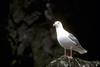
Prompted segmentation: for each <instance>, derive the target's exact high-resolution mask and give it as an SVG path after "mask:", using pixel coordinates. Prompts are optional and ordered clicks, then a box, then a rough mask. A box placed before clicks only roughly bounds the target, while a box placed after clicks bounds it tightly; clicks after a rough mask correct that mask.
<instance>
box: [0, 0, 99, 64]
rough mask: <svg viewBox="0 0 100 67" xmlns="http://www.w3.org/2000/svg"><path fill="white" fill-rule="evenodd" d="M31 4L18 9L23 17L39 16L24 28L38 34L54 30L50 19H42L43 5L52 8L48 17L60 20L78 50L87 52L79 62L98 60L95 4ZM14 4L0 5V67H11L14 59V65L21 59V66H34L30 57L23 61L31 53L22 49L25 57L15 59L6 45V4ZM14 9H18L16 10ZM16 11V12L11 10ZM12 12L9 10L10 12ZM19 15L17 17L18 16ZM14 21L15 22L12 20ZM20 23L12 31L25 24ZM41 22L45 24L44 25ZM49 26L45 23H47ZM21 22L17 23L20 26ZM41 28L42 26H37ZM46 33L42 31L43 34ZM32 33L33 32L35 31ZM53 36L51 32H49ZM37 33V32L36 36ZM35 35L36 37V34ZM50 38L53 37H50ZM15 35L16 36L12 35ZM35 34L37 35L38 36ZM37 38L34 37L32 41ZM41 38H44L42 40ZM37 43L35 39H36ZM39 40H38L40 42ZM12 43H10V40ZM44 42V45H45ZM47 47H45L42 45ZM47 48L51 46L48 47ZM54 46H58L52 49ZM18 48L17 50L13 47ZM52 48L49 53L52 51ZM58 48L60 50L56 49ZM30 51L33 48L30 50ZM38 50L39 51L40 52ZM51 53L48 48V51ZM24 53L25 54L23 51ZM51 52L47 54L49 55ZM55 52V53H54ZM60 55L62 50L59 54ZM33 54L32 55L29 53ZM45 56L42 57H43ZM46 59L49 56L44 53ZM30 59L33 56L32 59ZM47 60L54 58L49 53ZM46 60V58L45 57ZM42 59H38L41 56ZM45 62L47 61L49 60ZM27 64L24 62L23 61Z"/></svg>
mask: <svg viewBox="0 0 100 67" xmlns="http://www.w3.org/2000/svg"><path fill="white" fill-rule="evenodd" d="M23 2H24V1H23V0H22V2H21V1H20V2H19V3H22V4H23ZM29 2H31V4H30V5H29V6H28V7H27V8H25V7H22V5H20V6H21V7H22V8H21V9H22V10H23V12H24V13H25V15H31V14H32V12H34V11H38V12H40V15H38V17H39V18H38V19H37V21H33V22H34V23H32V24H28V22H27V23H26V26H27V28H28V29H37V30H40V31H42V29H41V28H43V29H44V32H45V31H47V32H48V33H50V32H49V31H50V29H52V30H53V29H54V28H53V27H52V24H53V22H52V19H48V18H46V16H45V15H44V14H43V13H44V11H45V10H48V9H47V8H46V6H45V4H46V3H49V4H51V5H52V6H51V8H52V14H53V15H54V16H55V17H56V20H60V21H62V23H63V25H64V27H65V29H66V30H68V31H70V32H71V33H73V34H74V35H75V36H76V37H77V38H78V39H79V41H80V43H81V44H82V46H83V47H84V48H85V49H87V50H88V53H87V54H84V55H83V56H82V55H79V57H80V58H83V59H86V60H90V61H92V60H100V52H99V49H100V47H99V37H100V35H99V32H100V30H99V23H98V22H99V20H98V19H97V15H98V14H99V13H98V12H97V11H96V8H97V7H96V1H88V0H84V1H80V0H74V1H72V0H59V1H58V0H50V1H46V0H41V1H40V0H37V1H36V0H34V1H31V0H30V1H29ZM12 3H14V1H13V0H10V1H9V2H7V1H2V2H1V3H0V16H1V21H0V35H1V37H0V38H1V40H0V41H1V44H0V45H1V48H0V50H1V59H2V60H1V61H2V63H1V64H2V65H4V66H5V65H8V66H11V65H10V64H11V62H12V61H13V60H14V59H16V60H17V61H18V59H21V60H20V61H21V65H22V66H25V63H27V66H28V65H30V66H32V65H33V66H34V64H35V63H36V62H35V61H34V59H33V57H26V55H28V53H29V52H31V53H32V50H29V49H30V47H29V48H26V47H25V49H24V52H26V53H25V55H22V56H19V55H17V53H16V51H15V54H14V55H13V54H12V48H11V45H10V44H11V43H10V42H9V41H8V39H9V31H10V30H8V29H7V28H8V27H10V24H8V23H9V22H8V20H9V19H11V15H12V13H10V8H11V7H10V4H12ZM20 6H18V7H20ZM15 9H16V8H15ZM12 10H13V9H12ZM19 15H20V14H19ZM25 15H24V16H25ZM9 16H10V18H9ZM14 20H15V19H14ZM22 20H23V19H21V20H20V21H18V22H19V23H15V26H16V27H15V28H16V29H14V30H15V31H16V30H17V29H18V28H19V27H21V25H23V24H25V22H26V21H24V22H23V21H22ZM44 21H45V22H44ZM47 21H48V22H49V23H48V22H47ZM20 22H21V23H20ZM41 25H43V26H41ZM45 29H46V30H45ZM35 32H36V31H35ZM53 32H55V31H54V30H53ZM37 33H38V32H37ZM37 33H36V34H37ZM51 34H53V33H51ZM16 35H17V34H16ZM38 35H39V34H37V36H38ZM46 37H48V38H49V35H47V36H46ZM36 38H38V37H36ZM44 38H45V37H44ZM38 39H39V38H38ZM40 39H41V38H40ZM13 40H14V39H13ZM51 40H53V41H51V42H52V43H54V44H57V41H56V39H53V38H52V37H51ZM45 42H46V41H45ZM46 44H48V43H46ZM50 44H51V43H50ZM56 46H58V45H56ZM53 47H54V48H56V47H55V46H53ZM17 48H19V47H17ZM54 48H53V50H54ZM59 48H61V47H60V46H59ZM27 49H28V50H29V51H27ZM32 49H34V48H32ZM40 49H41V48H40ZM51 49H52V48H51ZM25 50H26V51H25ZM53 50H51V51H53ZM56 50H57V49H56ZM62 51H63V50H62ZM33 54H35V53H33ZM62 54H63V52H62V53H61V54H60V55H59V56H58V57H60V56H61V55H62ZM44 55H45V54H44ZM48 55H49V53H48ZM33 56H34V55H33ZM49 56H50V59H51V60H53V59H54V56H56V55H53V53H50V55H49ZM49 56H48V57H49ZM41 57H42V56H41ZM50 59H49V60H48V62H49V61H51V60H50ZM26 60H28V61H26ZM17 65H18V66H20V63H19V62H18V63H17V62H16V63H15V64H14V65H12V66H17Z"/></svg>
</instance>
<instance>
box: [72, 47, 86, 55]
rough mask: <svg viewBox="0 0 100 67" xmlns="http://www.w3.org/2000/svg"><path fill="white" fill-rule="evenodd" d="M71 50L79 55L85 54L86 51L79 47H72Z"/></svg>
mask: <svg viewBox="0 0 100 67" xmlns="http://www.w3.org/2000/svg"><path fill="white" fill-rule="evenodd" d="M73 50H74V51H77V52H79V53H80V54H84V53H87V50H86V49H84V48H83V47H81V46H77V47H73Z"/></svg>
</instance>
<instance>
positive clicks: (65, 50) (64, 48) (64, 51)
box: [64, 48, 67, 58]
mask: <svg viewBox="0 0 100 67" xmlns="http://www.w3.org/2000/svg"><path fill="white" fill-rule="evenodd" d="M66 57H67V55H66V49H65V48H64V58H66Z"/></svg>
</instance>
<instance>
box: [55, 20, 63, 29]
mask: <svg viewBox="0 0 100 67" xmlns="http://www.w3.org/2000/svg"><path fill="white" fill-rule="evenodd" d="M53 26H54V27H56V28H58V27H62V23H61V22H60V21H55V22H54V24H53Z"/></svg>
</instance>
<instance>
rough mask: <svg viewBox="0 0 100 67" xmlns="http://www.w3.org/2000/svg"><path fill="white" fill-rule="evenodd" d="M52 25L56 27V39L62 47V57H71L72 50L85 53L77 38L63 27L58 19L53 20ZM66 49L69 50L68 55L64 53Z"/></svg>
mask: <svg viewBox="0 0 100 67" xmlns="http://www.w3.org/2000/svg"><path fill="white" fill-rule="evenodd" d="M53 26H54V27H55V28H56V34H57V40H58V42H59V44H60V46H61V47H63V48H64V57H68V58H73V57H72V51H76V52H78V53H80V54H84V53H87V50H85V49H84V48H83V47H82V46H81V45H80V43H79V41H78V39H77V38H76V37H75V36H74V35H73V34H71V33H69V32H68V31H66V30H65V29H64V28H63V25H62V23H61V22H60V21H55V22H54V24H53ZM66 49H68V50H70V56H67V55H66Z"/></svg>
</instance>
